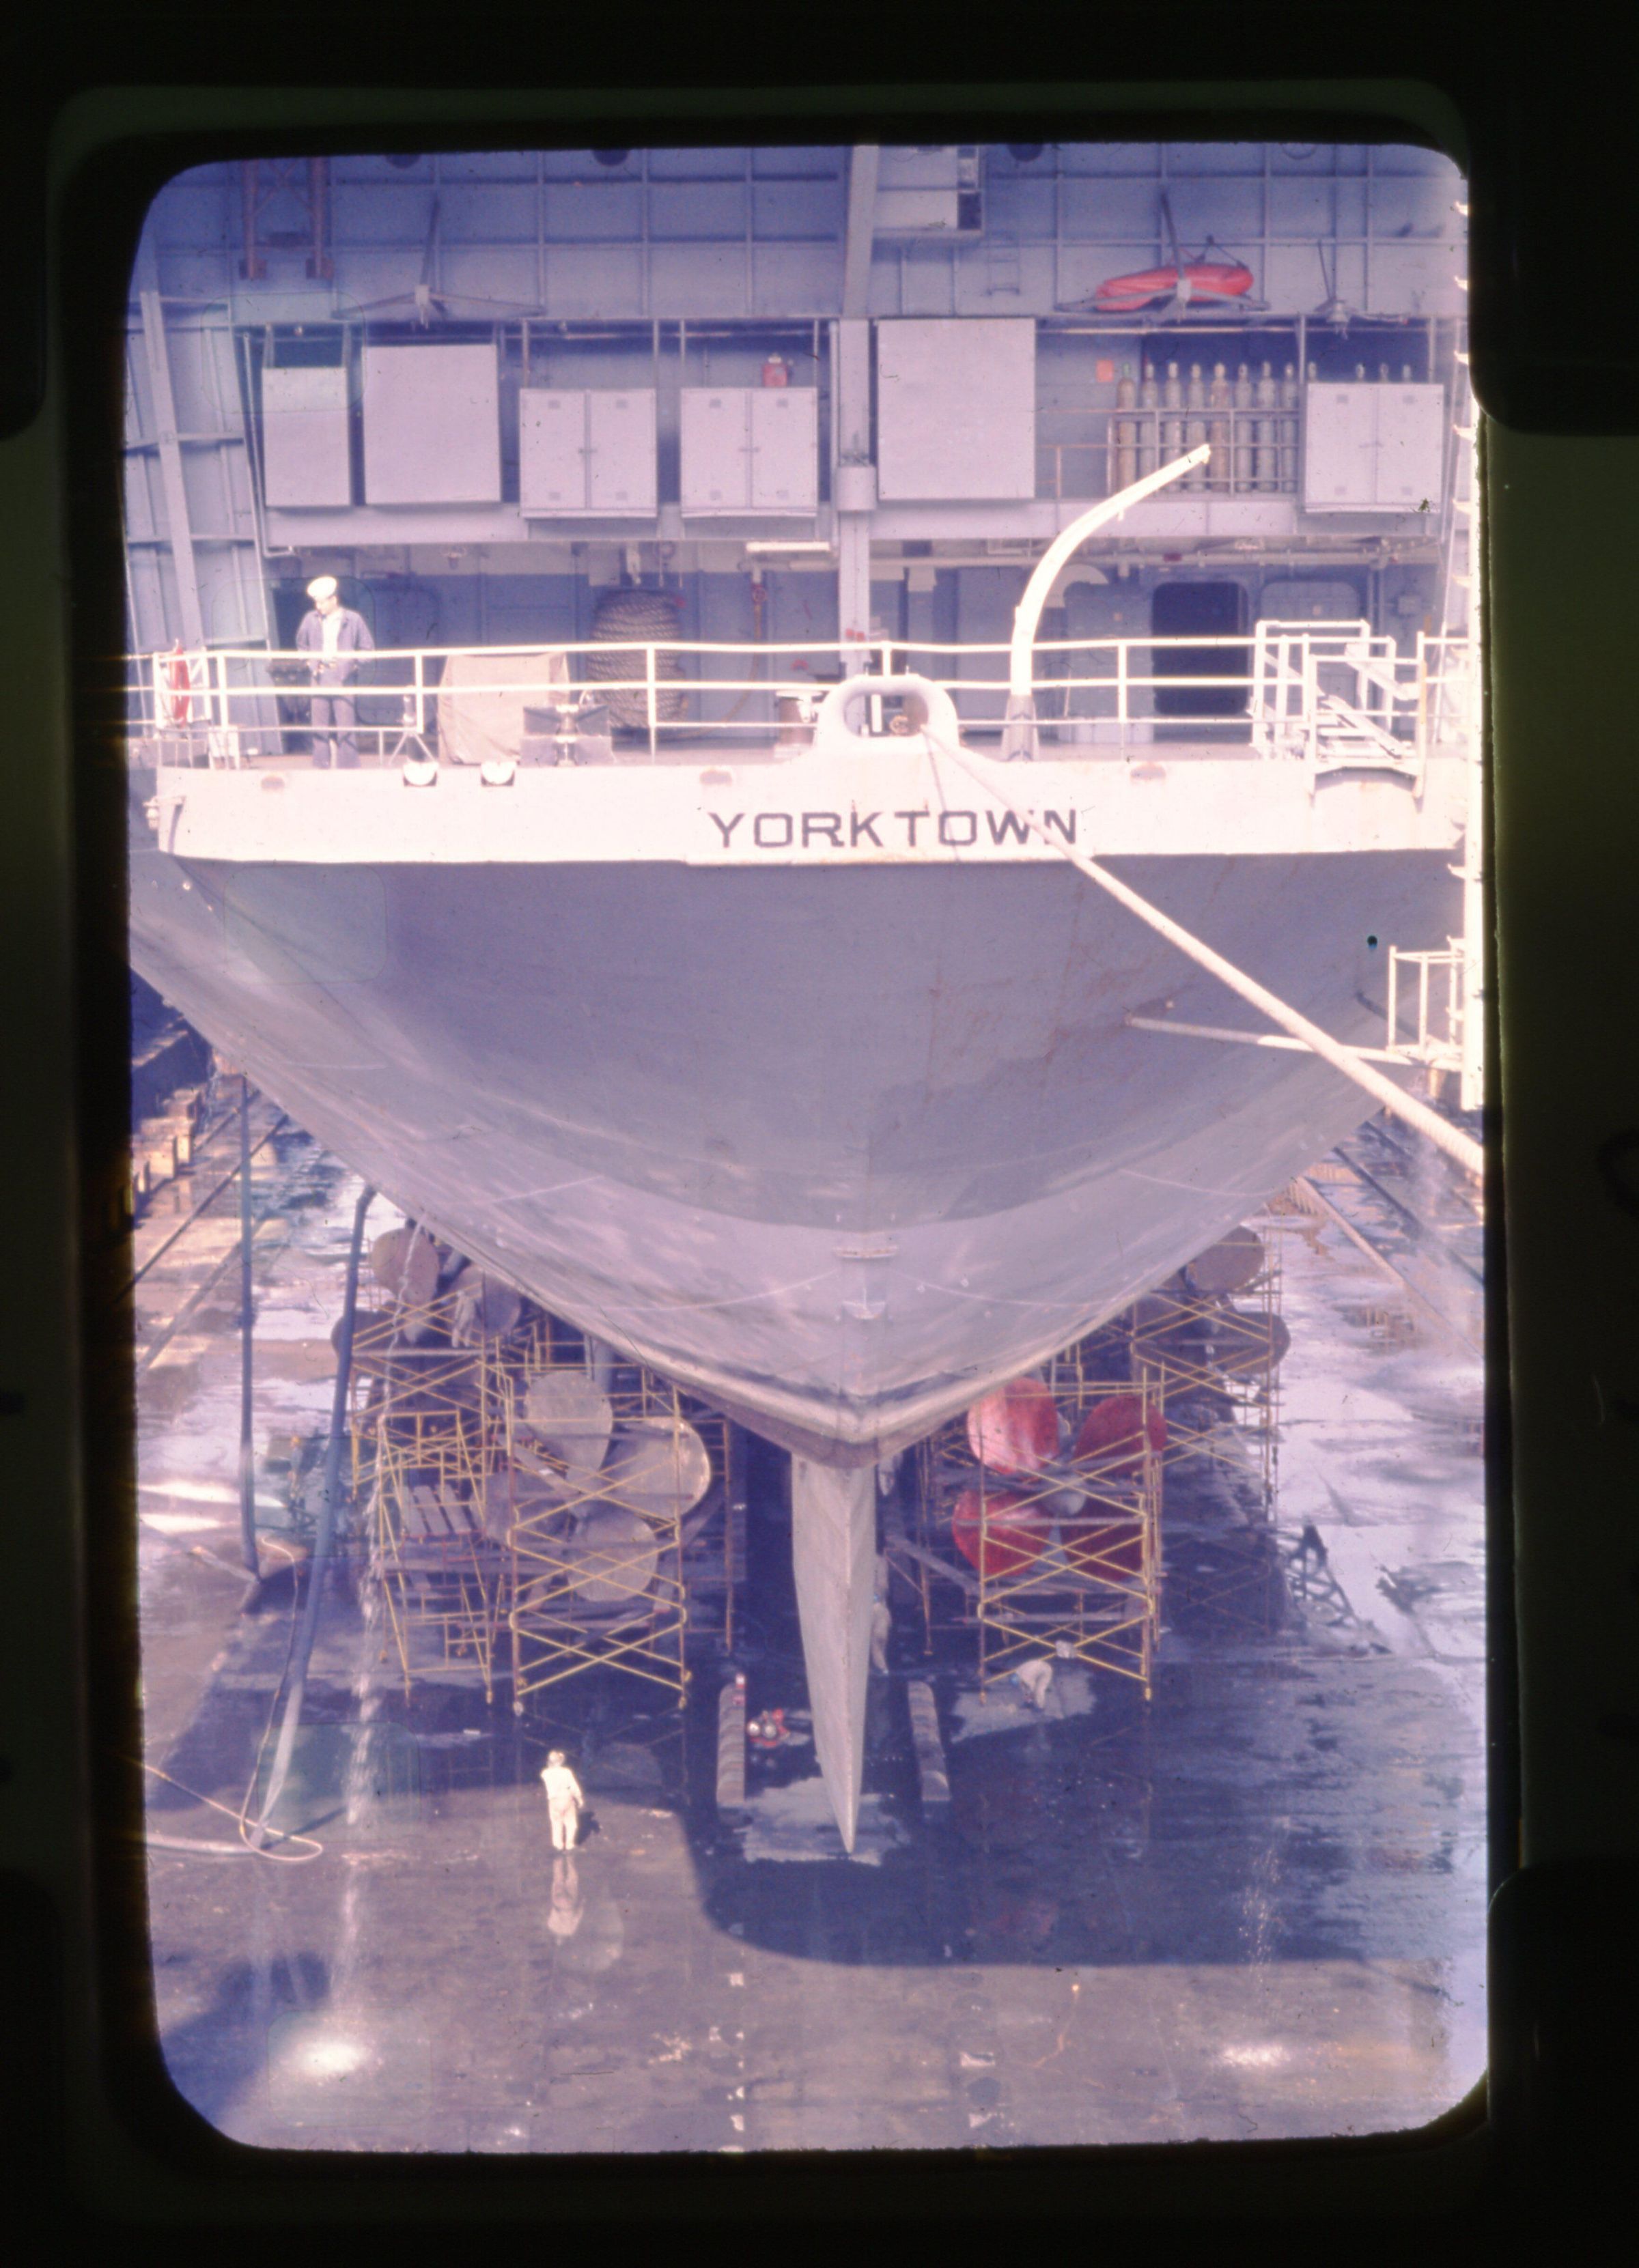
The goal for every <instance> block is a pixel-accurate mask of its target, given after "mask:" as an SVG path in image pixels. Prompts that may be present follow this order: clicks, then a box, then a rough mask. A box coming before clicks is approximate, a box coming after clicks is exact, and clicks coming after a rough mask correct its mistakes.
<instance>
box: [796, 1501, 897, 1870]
mask: <svg viewBox="0 0 1639 2268" xmlns="http://www.w3.org/2000/svg"><path fill="white" fill-rule="evenodd" d="M791 1558H792V1566H793V1568H794V1572H795V1575H796V1584H797V1616H798V1620H799V1622H800V1623H801V1629H802V1653H803V1659H804V1661H805V1662H806V1664H807V1668H808V1705H809V1707H810V1709H811V1710H812V1711H813V1715H814V1747H815V1750H816V1754H817V1756H818V1758H819V1767H820V1771H821V1773H822V1775H823V1778H824V1781H825V1787H826V1792H827V1793H828V1794H829V1795H830V1797H831V1809H832V1810H833V1811H834V1812H835V1814H836V1817H837V1825H838V1828H839V1830H841V1834H842V1840H843V1847H844V1848H845V1850H846V1851H847V1852H849V1854H850V1855H852V1853H853V1841H854V1834H855V1831H856V1829H857V1827H858V1824H859V1816H860V1780H861V1778H862V1776H863V1773H864V1768H865V1702H866V1692H867V1686H868V1683H869V1680H870V1669H871V1607H872V1602H873V1600H874V1598H875V1586H876V1476H875V1467H874V1466H872V1465H866V1466H863V1467H855V1468H853V1469H847V1468H843V1467H838V1466H836V1465H820V1464H815V1463H813V1462H810V1460H809V1459H808V1458H807V1457H794V1458H793V1459H792V1461H791Z"/></svg>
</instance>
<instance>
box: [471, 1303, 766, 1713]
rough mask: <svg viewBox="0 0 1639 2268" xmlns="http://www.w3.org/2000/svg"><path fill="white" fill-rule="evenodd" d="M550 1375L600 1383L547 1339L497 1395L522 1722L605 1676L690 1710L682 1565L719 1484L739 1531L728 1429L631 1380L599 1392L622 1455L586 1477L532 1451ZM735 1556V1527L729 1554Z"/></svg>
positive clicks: (621, 1377)
mask: <svg viewBox="0 0 1639 2268" xmlns="http://www.w3.org/2000/svg"><path fill="white" fill-rule="evenodd" d="M549 1372H550V1373H556V1374H557V1375H560V1376H561V1375H569V1376H574V1375H577V1374H579V1375H580V1376H581V1377H587V1378H588V1379H589V1376H590V1371H589V1366H588V1365H587V1361H586V1360H585V1359H584V1358H573V1357H568V1356H566V1355H565V1351H563V1349H562V1348H561V1347H559V1346H558V1345H557V1344H555V1343H554V1342H553V1340H552V1339H551V1338H550V1336H548V1335H545V1334H543V1335H541V1336H540V1337H537V1338H536V1339H535V1342H534V1344H532V1346H531V1347H530V1348H529V1350H528V1354H527V1355H526V1358H525V1359H524V1360H523V1361H522V1362H520V1363H517V1364H508V1365H504V1366H495V1367H494V1369H493V1372H492V1375H491V1401H492V1403H493V1407H494V1410H495V1425H496V1431H497V1434H498V1439H499V1440H501V1441H503V1442H504V1443H505V1447H506V1457H505V1467H504V1473H505V1479H504V1489H505V1499H504V1506H503V1507H502V1510H503V1513H504V1517H505V1521H506V1535H507V1559H508V1584H507V1607H506V1623H507V1627H508V1629H509V1631H510V1632H511V1634H512V1647H513V1709H514V1710H515V1711H516V1712H519V1713H520V1714H521V1713H522V1711H523V1707H524V1705H525V1703H526V1701H527V1700H528V1697H529V1696H530V1695H532V1694H535V1693H539V1692H542V1691H543V1690H545V1689H546V1688H547V1687H549V1686H551V1685H555V1684H557V1683H559V1682H560V1681H561V1680H562V1679H564V1678H566V1677H572V1676H574V1675H577V1674H578V1673H580V1671H582V1670H586V1669H592V1668H614V1669H621V1670H624V1671H626V1672H628V1673H629V1674H631V1675H634V1676H638V1677H643V1678H646V1679H648V1680H650V1681H651V1682H652V1683H655V1684H658V1685H660V1686H661V1687H663V1688H664V1689H665V1690H667V1691H668V1692H670V1693H673V1694H675V1695H676V1701H677V1705H678V1707H679V1708H682V1707H683V1705H684V1702H685V1700H686V1698H687V1694H688V1685H689V1668H688V1663H687V1660H686V1652H685V1649H686V1642H687V1635H688V1628H689V1596H688V1589H687V1585H686V1582H685V1580H684V1572H683V1552H684V1550H685V1548H686V1546H687V1544H688V1543H689V1541H690V1536H691V1535H692V1533H693V1531H694V1529H695V1528H696V1525H697V1523H698V1521H699V1518H700V1514H699V1513H698V1511H697V1507H698V1506H699V1505H700V1503H701V1499H703V1498H709V1495H710V1491H711V1489H712V1484H713V1483H716V1484H718V1486H719V1487H720V1488H721V1490H722V1493H723V1506H724V1517H725V1521H726V1523H727V1522H730V1521H732V1507H731V1506H730V1503H729V1497H730V1491H729V1488H728V1423H727V1419H726V1418H723V1417H722V1416H720V1414H719V1413H718V1412H716V1411H714V1410H707V1409H705V1407H704V1405H702V1404H700V1403H696V1402H694V1401H693V1400H692V1398H691V1397H688V1396H685V1395H683V1394H682V1393H680V1392H679V1390H678V1389H677V1388H676V1387H675V1386H673V1385H671V1384H670V1383H668V1381H665V1380H663V1379H660V1378H657V1377H655V1376H654V1374H653V1373H652V1372H649V1371H646V1370H643V1369H640V1368H638V1367H636V1366H632V1367H630V1368H625V1367H623V1368H621V1369H619V1370H617V1371H616V1373H614V1375H613V1376H612V1377H611V1378H610V1380H609V1382H608V1383H607V1384H606V1385H604V1387H603V1388H602V1391H603V1393H604V1395H606V1397H607V1400H608V1403H609V1412H610V1416H611V1418H612V1427H611V1432H612V1437H613V1439H614V1440H615V1442H616V1445H617V1446H616V1448H615V1449H614V1450H612V1451H611V1452H610V1454H609V1459H608V1461H607V1462H599V1463H598V1465H597V1467H596V1469H593V1470H587V1469H586V1468H585V1467H584V1466H582V1467H579V1468H577V1467H576V1466H574V1465H572V1464H571V1463H570V1462H567V1461H566V1460H565V1458H564V1457H563V1456H561V1455H556V1454H553V1452H552V1451H551V1449H550V1447H536V1446H535V1445H533V1444H532V1442H531V1440H530V1439H529V1434H530V1430H531V1429H530V1425H529V1421H528V1397H529V1388H530V1386H531V1384H532V1382H533V1381H535V1380H536V1379H537V1378H540V1377H541V1376H543V1374H545V1373H549ZM702 1460H704V1467H703V1468H702ZM705 1516H706V1517H709V1516H710V1507H708V1509H707V1511H706V1514H705ZM495 1524H497V1520H496V1518H495V1516H493V1515H492V1519H491V1525H492V1526H493V1525H495ZM732 1542H733V1539H732V1534H731V1532H730V1531H729V1528H727V1526H726V1529H725V1549H726V1550H732ZM729 1594H730V1595H732V1583H731V1584H730V1586H729Z"/></svg>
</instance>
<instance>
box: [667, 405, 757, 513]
mask: <svg viewBox="0 0 1639 2268" xmlns="http://www.w3.org/2000/svg"><path fill="white" fill-rule="evenodd" d="M749 398H750V397H749V391H748V389H747V388H746V387H739V386H727V387H724V386H686V387H683V394H682V397H681V399H682V406H683V415H682V439H683V471H682V480H681V482H680V487H681V490H682V497H683V510H684V512H744V511H746V510H748V509H749V504H750V501H751V475H750V462H751V454H750V453H751V443H750V436H749V423H750V419H749V411H748V409H747V403H748V401H749Z"/></svg>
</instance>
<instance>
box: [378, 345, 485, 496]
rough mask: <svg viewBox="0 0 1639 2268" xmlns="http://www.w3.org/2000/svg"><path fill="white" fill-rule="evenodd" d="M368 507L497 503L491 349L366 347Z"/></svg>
mask: <svg viewBox="0 0 1639 2268" xmlns="http://www.w3.org/2000/svg"><path fill="white" fill-rule="evenodd" d="M364 420H365V502H366V504H498V503H499V502H500V500H501V416H500V373H499V371H498V367H497V362H496V353H495V348H494V346H493V345H492V344H490V343H487V342H486V343H484V344H479V345H474V346H412V347H366V348H365V353H364Z"/></svg>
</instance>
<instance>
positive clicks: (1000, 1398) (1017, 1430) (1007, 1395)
mask: <svg viewBox="0 0 1639 2268" xmlns="http://www.w3.org/2000/svg"><path fill="white" fill-rule="evenodd" d="M967 1426H968V1447H970V1448H971V1450H972V1452H973V1454H974V1455H975V1456H976V1457H977V1458H978V1461H979V1462H980V1464H981V1465H984V1466H986V1467H987V1468H988V1469H989V1470H990V1471H991V1472H993V1473H1013V1474H1016V1475H1017V1476H1019V1477H1020V1478H1021V1479H1027V1478H1029V1477H1030V1475H1032V1474H1034V1473H1038V1472H1040V1470H1041V1469H1042V1467H1043V1465H1044V1464H1045V1462H1046V1461H1047V1459H1048V1458H1050V1457H1054V1456H1057V1454H1059V1412H1058V1410H1057V1409H1056V1408H1055V1407H1054V1404H1053V1398H1052V1395H1051V1394H1049V1392H1048V1391H1047V1388H1045V1386H1044V1385H1043V1384H1042V1382H1041V1381H1040V1379H1039V1378H1014V1379H1009V1381H1008V1383H1007V1385H1006V1386H999V1387H998V1388H996V1390H995V1392H994V1393H993V1394H987V1395H986V1396H985V1398H984V1400H983V1401H982V1402H976V1403H974V1404H973V1407H972V1408H971V1410H969V1411H968V1418H967Z"/></svg>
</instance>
